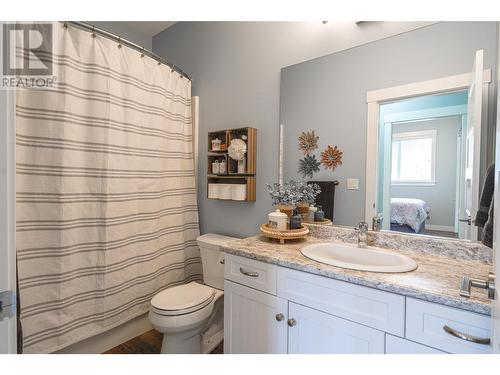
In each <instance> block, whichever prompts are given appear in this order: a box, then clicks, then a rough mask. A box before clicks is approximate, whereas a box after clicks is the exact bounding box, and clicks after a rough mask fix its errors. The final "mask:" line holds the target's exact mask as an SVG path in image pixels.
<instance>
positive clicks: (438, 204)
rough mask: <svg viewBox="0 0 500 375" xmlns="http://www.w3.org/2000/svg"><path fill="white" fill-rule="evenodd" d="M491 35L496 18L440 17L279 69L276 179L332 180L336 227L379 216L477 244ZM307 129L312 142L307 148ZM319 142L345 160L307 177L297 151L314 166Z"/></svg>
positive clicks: (491, 88)
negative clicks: (303, 142)
mask: <svg viewBox="0 0 500 375" xmlns="http://www.w3.org/2000/svg"><path fill="white" fill-rule="evenodd" d="M496 38H497V25H496V23H494V22H441V23H437V24H433V25H430V26H426V27H423V28H421V29H417V30H413V31H410V32H407V33H404V34H400V35H396V36H393V37H390V38H386V39H382V40H378V41H374V42H371V43H368V44H365V45H361V46H358V47H355V48H351V49H348V50H344V51H339V52H337V53H334V54H331V55H327V56H324V57H321V58H318V59H315V60H311V61H306V62H303V63H300V64H297V65H293V66H288V67H285V68H283V69H282V72H281V98H280V101H281V103H280V123H281V124H283V126H284V147H283V149H284V157H283V170H284V179H285V180H290V179H301V178H303V179H306V180H314V181H336V180H338V182H339V185H338V186H337V187H336V190H335V199H334V204H333V222H334V224H335V225H344V226H351V227H352V226H358V223H359V222H360V221H366V222H368V223H369V225H370V227H371V226H372V219H373V218H375V217H377V216H379V217H381V218H382V223H381V227H382V230H393V231H398V232H403V233H409V234H417V235H420V234H424V235H432V236H444V237H453V238H458V239H462V240H471V239H472V240H477V239H481V229H480V228H479V230H478V227H476V226H475V225H474V219H475V218H476V213H477V211H478V209H479V208H480V207H479V203H478V202H479V198H480V195H481V190H482V185H483V181H484V179H485V177H486V170H487V168H488V166H489V165H490V164H491V163H492V162H493V160H494V134H495V126H494V114H493V113H492V112H491V108H494V107H493V101H494V98H495V90H496V83H495V82H493V83H492V80H491V69H492V68H494V67H495V56H496V54H497V43H496ZM489 111H490V112H491V113H490V112H489ZM311 131H314V132H315V134H316V135H317V136H318V137H319V140H318V147H317V149H316V150H314V151H313V152H311V154H310V155H304V153H303V152H302V151H301V150H300V149H299V148H298V138H299V137H300V135H301V134H302V132H311ZM328 146H331V147H332V148H333V147H335V146H337V148H338V150H340V151H341V152H342V153H343V154H342V164H341V165H339V166H337V167H336V168H335V169H328V168H327V167H326V164H325V163H321V165H320V166H319V171H313V176H312V177H311V176H310V175H305V176H304V175H303V173H301V172H302V171H303V169H299V167H300V165H301V164H302V165H303V164H304V162H307V161H311V160H309V159H308V160H304V159H305V157H306V156H308V157H309V158H313V157H314V158H315V159H316V160H317V161H320V162H321V161H322V158H323V156H324V154H323V153H324V152H325V151H327V150H328V149H329V148H328ZM313 161H314V160H313ZM311 163H312V162H311ZM487 209H488V208H487V207H486V213H487Z"/></svg>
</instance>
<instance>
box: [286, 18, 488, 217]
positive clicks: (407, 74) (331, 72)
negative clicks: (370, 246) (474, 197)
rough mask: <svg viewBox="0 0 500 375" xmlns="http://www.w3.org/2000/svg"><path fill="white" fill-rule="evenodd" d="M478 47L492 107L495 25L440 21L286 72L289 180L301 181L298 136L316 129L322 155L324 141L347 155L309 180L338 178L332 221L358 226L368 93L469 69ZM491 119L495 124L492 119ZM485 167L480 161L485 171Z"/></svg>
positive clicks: (362, 195) (361, 204) (289, 68)
mask: <svg viewBox="0 0 500 375" xmlns="http://www.w3.org/2000/svg"><path fill="white" fill-rule="evenodd" d="M478 49H484V53H485V58H484V62H485V67H486V68H491V69H492V70H493V75H494V77H493V84H492V85H491V87H490V103H489V108H490V109H493V108H494V107H495V102H496V96H495V93H496V76H495V74H496V55H497V23H494V22H446V23H439V24H435V25H431V26H428V27H425V28H420V29H418V30H415V31H411V32H408V33H405V34H401V35H397V36H394V37H391V38H387V39H383V40H379V41H376V42H373V43H369V44H366V45H363V46H360V47H357V48H352V49H349V50H345V51H341V52H338V53H335V54H331V55H328V56H324V57H321V58H318V59H315V60H312V61H308V62H305V63H301V64H297V65H294V66H291V67H287V68H285V69H283V71H282V85H281V122H282V123H283V124H285V127H286V130H285V149H286V154H285V175H286V177H287V178H288V179H291V178H300V177H301V176H299V174H298V173H297V168H298V160H299V158H300V157H302V155H301V153H300V151H299V150H298V148H297V136H298V135H299V134H300V133H301V132H302V131H303V130H308V129H309V130H312V129H314V130H316V132H317V134H318V135H319V136H320V150H321V148H324V147H325V146H326V145H327V144H332V145H338V147H339V148H340V149H341V150H342V151H343V152H344V155H343V165H342V166H340V167H339V168H337V170H335V172H333V173H332V172H331V171H330V172H328V171H325V170H324V169H322V170H321V171H320V172H319V173H317V174H316V175H315V176H314V178H315V179H338V180H339V181H340V185H339V186H338V191H337V193H336V195H335V219H336V222H337V223H338V224H344V225H355V224H356V223H357V222H358V221H359V220H360V219H362V218H363V217H364V204H365V184H366V182H365V165H366V160H365V159H366V111H367V105H366V92H367V91H370V90H375V89H380V88H385V87H390V86H395V85H401V84H405V83H410V82H415V81H421V80H428V79H433V78H438V77H443V76H448V75H453V74H460V73H467V72H470V71H471V69H472V60H473V58H474V53H475V51H476V50H478ZM491 119H492V120H493V121H494V118H493V116H492V117H491ZM492 124H493V123H492ZM493 134H494V127H493V126H490V127H489V129H488V131H485V132H484V133H483V135H484V136H483V144H482V149H486V145H487V141H488V139H491V138H492V137H493ZM320 150H318V152H317V156H319V151H320ZM485 154H486V153H485ZM484 159H486V158H484ZM487 163H488V162H487V161H486V160H481V164H482V170H484V169H485V168H486V167H485V165H486V164H487ZM348 177H353V178H359V186H360V188H359V190H347V189H346V179H347V178H348Z"/></svg>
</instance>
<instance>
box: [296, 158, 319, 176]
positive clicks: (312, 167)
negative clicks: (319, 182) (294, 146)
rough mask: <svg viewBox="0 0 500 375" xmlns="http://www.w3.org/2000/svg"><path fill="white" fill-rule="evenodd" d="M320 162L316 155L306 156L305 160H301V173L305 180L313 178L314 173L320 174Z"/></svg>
mask: <svg viewBox="0 0 500 375" xmlns="http://www.w3.org/2000/svg"><path fill="white" fill-rule="evenodd" d="M319 165H320V163H319V161H318V160H317V159H316V155H312V156H309V155H306V156H304V158H303V159H300V160H299V173H301V174H302V176H303V177H304V178H306V177H309V178H312V177H313V174H314V172H319Z"/></svg>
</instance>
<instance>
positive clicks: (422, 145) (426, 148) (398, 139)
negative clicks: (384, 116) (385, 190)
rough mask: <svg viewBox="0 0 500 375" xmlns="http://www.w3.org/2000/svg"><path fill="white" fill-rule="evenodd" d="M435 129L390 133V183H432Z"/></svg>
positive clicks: (433, 180)
mask: <svg viewBox="0 0 500 375" xmlns="http://www.w3.org/2000/svg"><path fill="white" fill-rule="evenodd" d="M436 135H437V130H424V131H416V132H404V133H394V134H393V135H392V184H394V185H434V184H435V168H436Z"/></svg>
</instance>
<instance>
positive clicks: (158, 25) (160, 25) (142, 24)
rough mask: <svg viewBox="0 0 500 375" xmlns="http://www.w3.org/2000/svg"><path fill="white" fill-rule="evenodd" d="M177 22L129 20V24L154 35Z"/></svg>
mask: <svg viewBox="0 0 500 375" xmlns="http://www.w3.org/2000/svg"><path fill="white" fill-rule="evenodd" d="M174 23H175V21H128V22H127V24H129V25H130V26H131V27H133V28H134V29H136V30H138V31H140V32H141V33H143V34H145V35H147V36H150V37H152V36H154V35H156V34H158V33H161V32H162V31H163V30H165V29H167V28H169V27H170V26H172V25H173V24H174Z"/></svg>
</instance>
